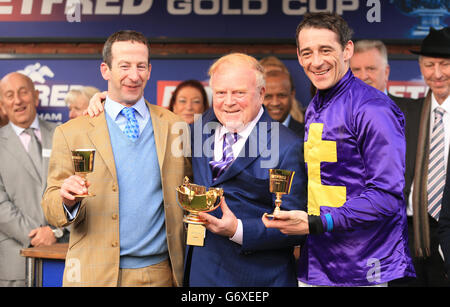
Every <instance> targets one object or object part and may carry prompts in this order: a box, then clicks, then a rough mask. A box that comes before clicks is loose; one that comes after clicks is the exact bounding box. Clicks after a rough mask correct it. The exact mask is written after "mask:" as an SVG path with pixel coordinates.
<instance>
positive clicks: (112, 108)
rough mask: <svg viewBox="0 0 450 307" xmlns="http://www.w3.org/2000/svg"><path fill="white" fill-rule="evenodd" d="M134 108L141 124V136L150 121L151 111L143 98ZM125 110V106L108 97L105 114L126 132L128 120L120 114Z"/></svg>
mask: <svg viewBox="0 0 450 307" xmlns="http://www.w3.org/2000/svg"><path fill="white" fill-rule="evenodd" d="M132 107H133V108H134V109H135V110H136V112H135V114H136V120H137V122H138V124H139V134H142V131H143V130H144V128H145V126H146V125H147V123H148V120H149V119H150V111H149V110H148V107H147V104H146V103H145V100H144V97H141V99H139V100H138V102H136V103H135V104H134V105H133V106H132ZM123 108H125V106H124V105H122V104H120V103H118V102H116V101H114V100H112V99H111V98H109V97H108V96H107V97H106V101H105V112H106V113H107V114H108V115H109V117H111V118H112V119H113V120H114V122H115V123H116V124H117V125H118V126H119V128H120V130H122V131H123V130H125V126H126V125H127V118H126V117H125V115H123V114H122V113H120V112H122V109H123Z"/></svg>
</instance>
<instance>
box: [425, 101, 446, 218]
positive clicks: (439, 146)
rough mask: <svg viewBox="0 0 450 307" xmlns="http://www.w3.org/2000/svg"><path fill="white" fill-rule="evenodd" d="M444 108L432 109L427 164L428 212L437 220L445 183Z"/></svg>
mask: <svg viewBox="0 0 450 307" xmlns="http://www.w3.org/2000/svg"><path fill="white" fill-rule="evenodd" d="M444 112H445V110H444V109H442V108H439V107H437V108H436V109H434V124H433V129H432V132H431V137H430V139H431V141H430V156H429V158H430V160H429V164H428V213H429V214H430V215H431V216H432V217H433V218H435V219H436V220H439V213H440V211H441V203H442V193H443V191H444V184H445V166H444V145H445V141H444V123H443V120H442V117H443V116H444Z"/></svg>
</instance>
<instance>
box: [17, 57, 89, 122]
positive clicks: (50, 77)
mask: <svg viewBox="0 0 450 307" xmlns="http://www.w3.org/2000/svg"><path fill="white" fill-rule="evenodd" d="M17 72H19V73H21V74H24V75H27V76H28V77H30V79H31V80H32V81H33V83H34V87H35V89H37V90H38V91H39V107H38V113H39V117H40V118H41V119H44V120H49V121H53V122H58V123H61V122H64V121H65V120H67V118H66V117H67V112H68V111H67V106H66V102H65V101H64V99H65V97H66V95H67V93H68V92H69V91H70V90H72V89H80V88H82V87H83V86H82V85H78V84H56V82H55V80H54V77H55V73H54V72H53V70H52V69H51V68H50V67H49V66H47V65H42V64H41V63H39V62H36V63H34V64H30V65H27V66H25V68H24V69H22V70H18V71H17Z"/></svg>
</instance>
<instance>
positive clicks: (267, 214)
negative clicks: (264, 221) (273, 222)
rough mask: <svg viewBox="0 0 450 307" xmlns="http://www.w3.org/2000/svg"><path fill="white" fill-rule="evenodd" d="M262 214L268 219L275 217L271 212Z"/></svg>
mask: <svg viewBox="0 0 450 307" xmlns="http://www.w3.org/2000/svg"><path fill="white" fill-rule="evenodd" d="M264 216H265V217H267V218H269V219H276V217H275V215H274V214H273V213H264Z"/></svg>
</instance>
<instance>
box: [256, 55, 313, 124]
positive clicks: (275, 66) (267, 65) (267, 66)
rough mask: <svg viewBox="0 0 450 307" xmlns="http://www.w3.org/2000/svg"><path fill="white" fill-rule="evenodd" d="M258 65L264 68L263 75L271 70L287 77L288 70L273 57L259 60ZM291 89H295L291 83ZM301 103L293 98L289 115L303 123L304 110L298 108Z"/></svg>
mask: <svg viewBox="0 0 450 307" xmlns="http://www.w3.org/2000/svg"><path fill="white" fill-rule="evenodd" d="M259 63H261V65H262V66H263V67H264V73H268V72H270V71H273V70H281V71H284V72H287V73H288V74H289V75H290V73H289V70H288V69H287V67H286V65H284V63H283V62H282V61H281V60H280V59H278V58H277V57H274V56H268V57H265V58H262V59H261V60H259ZM292 87H293V88H294V89H295V86H294V84H293V83H292ZM300 105H301V103H300V102H299V101H298V100H297V99H296V98H295V97H294V101H292V107H291V111H290V114H291V116H292V117H293V118H294V119H295V120H296V121H298V122H300V123H304V122H305V115H304V114H305V110H302V108H301V107H300Z"/></svg>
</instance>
